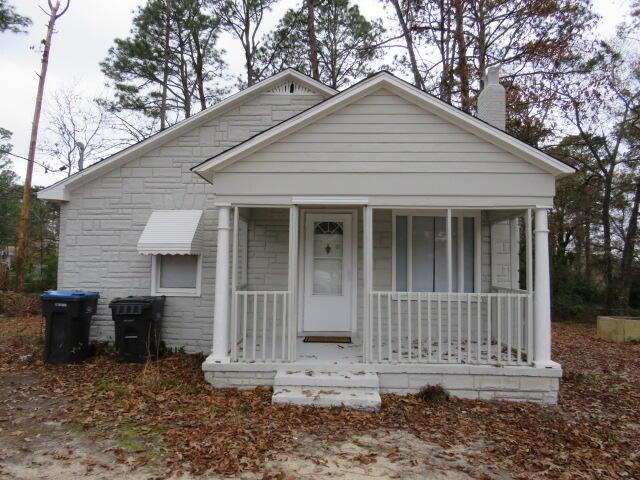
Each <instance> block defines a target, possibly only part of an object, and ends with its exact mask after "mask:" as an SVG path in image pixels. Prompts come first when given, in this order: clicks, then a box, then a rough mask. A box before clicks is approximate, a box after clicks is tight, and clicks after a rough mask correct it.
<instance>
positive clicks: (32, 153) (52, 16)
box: [16, 0, 70, 290]
mask: <svg viewBox="0 0 640 480" xmlns="http://www.w3.org/2000/svg"><path fill="white" fill-rule="evenodd" d="M69 2H70V0H67V5H66V7H65V8H64V9H63V10H62V12H60V13H58V11H59V10H60V0H55V3H53V2H52V0H49V1H48V3H49V22H48V24H47V36H46V38H45V41H44V50H43V52H42V62H41V65H40V78H39V80H38V92H37V94H36V105H35V109H34V111H33V123H32V124H31V140H30V141H29V155H28V159H29V161H28V162H27V173H26V175H25V179H24V188H23V191H22V207H21V210H20V221H19V223H18V247H17V252H16V268H17V288H18V290H24V277H25V260H26V249H27V242H28V241H29V209H30V207H31V179H32V177H33V163H34V161H35V157H36V146H37V144H38V128H39V126H40V113H41V112H42V98H43V96H44V83H45V80H46V78H47V69H48V67H49V54H50V52H51V40H52V38H53V31H54V28H55V24H56V20H58V18H60V17H61V16H62V15H64V13H65V12H66V11H67V9H68V8H69Z"/></svg>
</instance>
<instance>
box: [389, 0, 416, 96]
mask: <svg viewBox="0 0 640 480" xmlns="http://www.w3.org/2000/svg"><path fill="white" fill-rule="evenodd" d="M389 1H390V2H391V3H392V4H393V8H395V10H396V16H397V17H398V23H399V24H400V28H402V35H403V36H404V41H405V43H406V44H407V50H408V52H409V62H410V63H411V71H412V73H413V84H414V85H415V86H416V87H418V88H419V89H421V90H424V82H423V81H422V76H421V75H420V70H418V62H417V60H416V52H415V49H414V45H413V36H412V35H411V31H410V30H409V27H408V26H407V21H406V19H405V17H404V14H403V13H402V8H401V7H400V0H389Z"/></svg>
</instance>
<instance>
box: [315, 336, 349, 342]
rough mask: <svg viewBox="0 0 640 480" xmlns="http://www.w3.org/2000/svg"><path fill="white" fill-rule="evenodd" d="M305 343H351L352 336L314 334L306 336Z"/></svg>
mask: <svg viewBox="0 0 640 480" xmlns="http://www.w3.org/2000/svg"><path fill="white" fill-rule="evenodd" d="M304 343H351V337H325V336H321V335H313V336H310V337H304Z"/></svg>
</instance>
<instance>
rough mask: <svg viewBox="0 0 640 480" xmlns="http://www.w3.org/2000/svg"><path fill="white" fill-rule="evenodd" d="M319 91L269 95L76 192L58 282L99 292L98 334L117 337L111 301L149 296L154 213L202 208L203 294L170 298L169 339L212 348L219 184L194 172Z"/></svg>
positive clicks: (64, 215)
mask: <svg viewBox="0 0 640 480" xmlns="http://www.w3.org/2000/svg"><path fill="white" fill-rule="evenodd" d="M320 100H321V98H320V97H319V96H316V95H296V94H293V95H273V94H262V95H259V96H256V97H253V98H251V99H248V100H247V102H245V103H244V104H243V105H241V106H239V107H237V108H234V109H233V110H230V111H228V112H226V113H224V114H222V115H221V116H218V117H217V118H215V119H214V120H212V121H210V122H208V123H206V124H204V125H203V126H201V127H199V128H195V129H193V130H192V131H190V132H189V133H186V134H185V135H182V136H181V137H179V138H177V139H175V140H172V141H170V142H168V143H167V144H165V145H163V146H161V147H159V148H157V149H156V150H154V151H152V152H150V153H148V154H146V155H144V156H142V157H140V158H138V159H136V160H133V161H131V162H129V163H128V164H126V165H125V166H123V167H119V168H116V169H114V170H112V171H111V172H109V173H106V174H105V175H103V176H101V177H100V178H98V179H95V180H93V181H91V182H89V183H87V184H85V185H82V186H80V187H78V188H77V189H75V190H73V191H72V192H71V200H70V201H69V202H68V203H65V204H63V205H62V207H61V213H60V215H61V218H60V246H59V255H60V257H59V269H58V287H59V288H64V289H88V290H97V291H99V292H100V296H101V298H100V301H99V305H98V312H97V314H96V315H95V317H94V320H93V323H92V331H91V335H92V339H95V340H104V341H112V340H113V323H112V320H111V312H110V310H109V308H108V303H109V301H110V300H112V299H113V298H115V297H120V296H126V295H149V294H150V285H151V257H150V256H144V255H140V254H138V253H137V251H136V245H137V242H138V238H139V237H140V234H141V233H142V230H143V229H144V226H145V224H146V222H147V220H148V218H149V215H150V214H151V212H152V211H153V210H163V209H167V210H170V209H202V210H204V216H203V220H202V222H203V245H204V251H203V270H202V295H201V296H200V297H168V298H167V299H166V304H165V315H164V322H163V325H162V336H163V339H164V341H165V342H166V343H167V346H169V347H176V348H181V347H184V349H185V350H186V351H188V352H199V351H205V352H206V351H208V350H210V348H211V337H212V325H213V309H214V308H213V307H214V278H215V256H216V249H215V239H216V227H217V215H216V211H215V208H214V203H215V195H214V193H213V187H212V186H211V185H210V184H208V183H206V182H205V181H204V180H202V179H200V178H199V177H198V176H197V175H194V174H193V173H192V172H190V170H189V169H190V168H191V167H193V166H194V165H196V164H198V163H200V162H202V161H203V160H205V159H207V158H209V157H210V156H212V155H215V154H217V153H220V152H221V151H223V150H225V149H227V148H230V147H232V146H234V145H236V144H238V143H240V142H242V141H244V140H246V139H247V138H249V137H251V136H253V135H255V134H257V133H259V132H261V131H263V130H265V129H266V128H269V127H271V126H273V125H275V124H277V123H280V122H281V121H283V120H285V119H287V118H289V117H291V116H293V115H295V114H297V113H299V112H300V111H303V110H305V109H307V108H309V107H310V106H312V105H314V104H316V103H318V102H319V101H320Z"/></svg>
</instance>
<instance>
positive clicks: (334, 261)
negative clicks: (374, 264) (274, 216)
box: [302, 213, 355, 333]
mask: <svg viewBox="0 0 640 480" xmlns="http://www.w3.org/2000/svg"><path fill="white" fill-rule="evenodd" d="M352 222H353V214H351V213H307V215H306V220H305V248H304V250H305V251H304V312H303V328H302V329H303V331H304V332H305V333H306V332H308V333H311V332H327V333H331V332H336V333H339V332H350V331H351V328H352V322H351V320H352V318H351V317H352V307H353V303H352V302H353V299H352V295H353V293H354V291H355V286H354V285H353V284H354V281H355V272H354V271H353V270H354V268H353V265H352V262H353V251H352V249H353V244H352V242H353V241H354V239H353V233H352V226H353V225H352Z"/></svg>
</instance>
